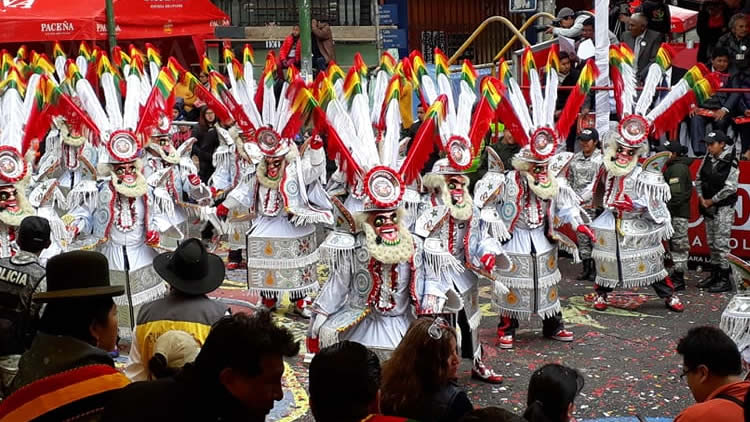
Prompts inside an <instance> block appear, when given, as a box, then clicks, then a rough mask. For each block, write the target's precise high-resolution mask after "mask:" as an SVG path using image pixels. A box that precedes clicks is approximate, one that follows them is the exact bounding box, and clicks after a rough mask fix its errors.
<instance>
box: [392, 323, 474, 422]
mask: <svg viewBox="0 0 750 422" xmlns="http://www.w3.org/2000/svg"><path fill="white" fill-rule="evenodd" d="M460 362H461V359H460V357H459V356H458V352H457V344H456V331H455V330H454V329H453V328H452V327H451V326H450V325H448V324H447V323H446V321H445V320H444V319H442V318H440V317H438V318H435V319H432V318H420V319H418V320H416V321H414V322H413V323H412V324H411V326H410V327H409V330H408V331H407V332H406V334H405V335H404V338H403V339H402V340H401V343H399V345H398V347H397V348H396V350H395V351H394V352H393V356H392V357H391V359H390V360H388V361H387V362H386V363H385V365H384V366H383V382H382V384H381V387H380V389H381V408H382V412H383V414H386V415H394V416H401V417H408V418H413V419H417V420H421V421H433V422H457V421H459V420H460V419H461V418H462V417H463V416H464V415H465V414H466V413H468V412H470V411H471V410H472V408H473V407H472V405H471V402H470V401H469V398H468V396H467V395H466V393H465V392H464V391H462V390H461V389H460V388H458V385H457V384H456V372H457V371H458V365H459V363H460Z"/></svg>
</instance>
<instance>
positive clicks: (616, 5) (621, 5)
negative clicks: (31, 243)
mask: <svg viewBox="0 0 750 422" xmlns="http://www.w3.org/2000/svg"><path fill="white" fill-rule="evenodd" d="M628 16H630V2H629V1H628V0H613V1H610V2H609V28H610V29H611V30H612V31H613V32H614V33H615V35H616V36H617V37H618V38H619V37H620V35H621V34H622V32H623V24H625V23H627V20H628V19H627V18H628Z"/></svg>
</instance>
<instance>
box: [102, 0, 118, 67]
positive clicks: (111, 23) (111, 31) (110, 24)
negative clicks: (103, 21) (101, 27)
mask: <svg viewBox="0 0 750 422" xmlns="http://www.w3.org/2000/svg"><path fill="white" fill-rule="evenodd" d="M112 1H113V0H105V2H106V5H107V40H108V41H109V52H110V54H111V53H112V50H114V49H115V46H117V38H116V37H115V33H116V29H115V28H116V27H115V6H114V5H113V4H112Z"/></svg>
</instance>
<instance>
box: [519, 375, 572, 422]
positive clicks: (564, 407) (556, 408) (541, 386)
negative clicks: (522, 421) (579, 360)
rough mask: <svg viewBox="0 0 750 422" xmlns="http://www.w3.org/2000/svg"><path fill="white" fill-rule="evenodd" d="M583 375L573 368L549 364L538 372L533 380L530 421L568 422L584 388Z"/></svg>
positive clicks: (527, 415)
mask: <svg viewBox="0 0 750 422" xmlns="http://www.w3.org/2000/svg"><path fill="white" fill-rule="evenodd" d="M583 383H584V381H583V376H581V374H579V373H578V371H576V370H575V369H573V368H568V367H567V366H562V365H558V364H556V363H549V364H547V365H544V366H542V367H541V368H539V369H537V370H536V371H534V373H533V374H532V375H531V379H530V380H529V392H528V395H527V397H526V411H525V412H524V414H523V417H524V418H526V420H527V421H529V422H558V421H560V422H568V421H570V420H572V418H573V412H574V411H575V403H574V401H575V398H576V396H578V393H580V392H581V390H582V389H583Z"/></svg>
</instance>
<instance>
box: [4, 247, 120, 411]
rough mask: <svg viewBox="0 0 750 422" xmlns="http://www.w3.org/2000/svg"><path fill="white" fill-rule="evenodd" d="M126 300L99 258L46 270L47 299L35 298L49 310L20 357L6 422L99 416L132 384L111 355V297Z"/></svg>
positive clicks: (77, 258) (78, 257)
mask: <svg viewBox="0 0 750 422" xmlns="http://www.w3.org/2000/svg"><path fill="white" fill-rule="evenodd" d="M124 292H125V288H124V287H123V286H111V285H110V283H109V266H108V264H107V258H105V257H104V255H102V254H100V253H98V252H85V251H75V252H67V253H62V254H60V255H56V256H54V257H52V258H51V259H50V260H49V261H48V262H47V291H46V292H40V293H35V294H34V296H33V299H34V300H35V301H37V302H42V303H44V302H46V303H47V305H46V308H45V309H44V313H43V314H42V319H41V321H40V324H39V332H38V333H37V335H36V337H35V338H34V341H33V342H32V344H31V348H30V349H29V350H28V351H26V352H25V353H24V354H23V355H22V356H21V360H20V362H19V365H18V373H17V375H16V377H15V378H14V379H13V383H12V384H11V387H10V390H11V392H15V393H13V394H11V395H10V396H9V397H8V398H6V399H5V400H3V401H2V402H0V419H1V420H55V421H62V420H74V419H75V420H84V421H88V420H92V418H95V417H97V416H100V410H101V409H102V408H103V407H104V405H105V404H106V403H108V402H109V400H110V399H111V396H112V393H113V392H114V390H117V389H120V388H122V387H124V386H125V385H127V384H128V382H129V381H128V379H127V377H125V376H124V375H122V374H120V373H119V372H118V371H117V370H116V369H115V368H114V366H115V365H114V362H113V361H112V358H111V357H110V355H109V353H108V352H110V351H112V350H113V349H114V348H115V345H116V343H117V307H116V306H115V303H114V301H113V300H112V297H113V296H120V295H122V294H123V293H124ZM73 384H75V385H76V388H70V386H71V385H73ZM22 387H25V388H22ZM40 392H44V393H43V394H40ZM84 417H85V418H84ZM37 418H39V419H37Z"/></svg>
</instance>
